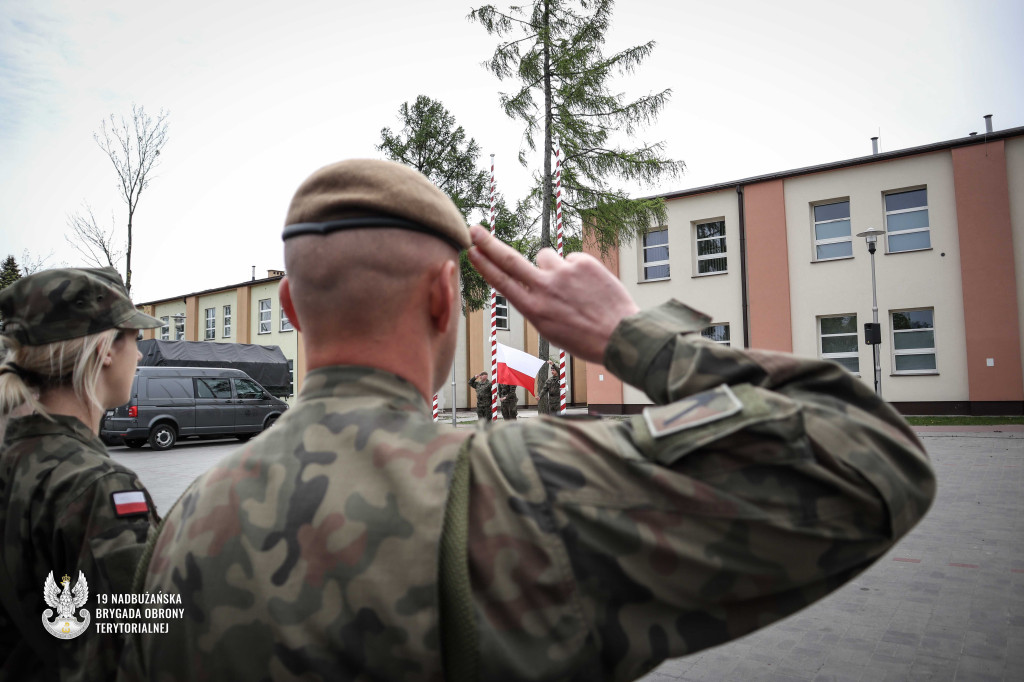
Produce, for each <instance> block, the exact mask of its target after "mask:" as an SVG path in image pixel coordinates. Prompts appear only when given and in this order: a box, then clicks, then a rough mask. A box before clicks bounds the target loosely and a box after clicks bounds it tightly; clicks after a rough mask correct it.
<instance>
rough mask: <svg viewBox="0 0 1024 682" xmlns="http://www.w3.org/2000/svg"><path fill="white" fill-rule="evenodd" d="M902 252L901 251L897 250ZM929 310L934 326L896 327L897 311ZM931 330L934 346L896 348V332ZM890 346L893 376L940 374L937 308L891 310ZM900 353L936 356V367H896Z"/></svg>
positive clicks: (914, 311)
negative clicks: (893, 317)
mask: <svg viewBox="0 0 1024 682" xmlns="http://www.w3.org/2000/svg"><path fill="white" fill-rule="evenodd" d="M897 253H900V252H897ZM922 311H928V312H930V313H931V315H932V326H931V327H923V328H922V327H918V328H916V329H896V323H895V322H894V321H893V319H892V316H893V315H894V314H896V313H916V312H922ZM921 331H930V332H931V333H932V346H931V347H930V348H900V349H897V348H896V334H905V333H907V332H921ZM889 348H890V349H891V353H890V357H889V360H890V362H891V363H892V375H893V376H914V375H918V376H920V375H922V374H925V375H927V374H938V373H939V351H938V341H937V339H936V338H935V308H899V309H897V310H890V311H889ZM900 355H903V356H905V355H931V356H932V357H934V358H935V367H934V368H932V369H896V357H897V356H900Z"/></svg>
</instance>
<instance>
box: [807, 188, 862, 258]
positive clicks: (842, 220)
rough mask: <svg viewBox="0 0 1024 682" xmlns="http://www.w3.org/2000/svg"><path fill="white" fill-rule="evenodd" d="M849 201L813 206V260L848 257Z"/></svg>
mask: <svg viewBox="0 0 1024 682" xmlns="http://www.w3.org/2000/svg"><path fill="white" fill-rule="evenodd" d="M852 256H853V241H852V240H851V238H850V202H849V201H837V202H834V203H831V204H820V205H818V206H815V207H814V260H831V259H833V258H850V257H852Z"/></svg>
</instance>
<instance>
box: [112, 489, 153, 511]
mask: <svg viewBox="0 0 1024 682" xmlns="http://www.w3.org/2000/svg"><path fill="white" fill-rule="evenodd" d="M110 498H111V500H112V501H113V503H114V514H115V515H117V516H134V515H136V514H148V513H149V503H148V502H147V501H146V493H144V492H142V491H141V490H122V491H120V492H116V493H114V494H112V495H111V496H110Z"/></svg>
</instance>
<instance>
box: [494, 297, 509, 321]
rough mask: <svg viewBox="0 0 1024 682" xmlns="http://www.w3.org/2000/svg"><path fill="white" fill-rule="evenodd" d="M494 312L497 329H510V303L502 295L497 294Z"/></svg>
mask: <svg viewBox="0 0 1024 682" xmlns="http://www.w3.org/2000/svg"><path fill="white" fill-rule="evenodd" d="M494 312H495V315H494V317H495V322H494V324H495V327H496V328H498V329H508V301H506V300H505V297H504V296H502V295H501V294H496V295H495V297H494Z"/></svg>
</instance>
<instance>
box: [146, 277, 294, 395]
mask: <svg viewBox="0 0 1024 682" xmlns="http://www.w3.org/2000/svg"><path fill="white" fill-rule="evenodd" d="M283 276H284V272H282V271H281V270H270V271H268V272H267V277H265V278H263V279H253V280H252V281H249V282H242V283H240V284H235V285H231V286H227V287H221V288H218V289H209V290H207V291H200V292H196V293H191V294H184V295H182V296H175V297H174V298H168V299H161V300H157V301H150V302H148V303H143V304H142V305H141V308H142V309H143V311H145V312H147V313H149V314H150V315H152V316H154V317H158V318H160V319H161V320H163V321H164V322H166V323H167V324H166V325H165V326H164V327H159V328H157V329H147V330H145V331H144V332H143V337H144V338H148V339H164V340H167V341H209V342H212V343H253V344H259V345H262V346H278V347H280V348H281V351H282V352H283V353H284V356H285V357H286V358H287V359H288V364H289V367H290V369H291V370H292V377H293V382H292V385H293V386H294V388H295V392H296V393H297V392H298V391H299V389H300V388H301V387H302V377H303V375H305V373H306V363H305V353H304V352H303V349H302V344H301V343H299V340H298V337H299V332H298V331H297V330H295V329H294V328H293V327H292V325H291V323H290V322H289V320H288V316H287V315H285V313H284V310H283V309H282V308H281V302H280V301H279V300H278V298H277V287H278V284H279V283H280V281H281V278H282V277H283Z"/></svg>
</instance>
